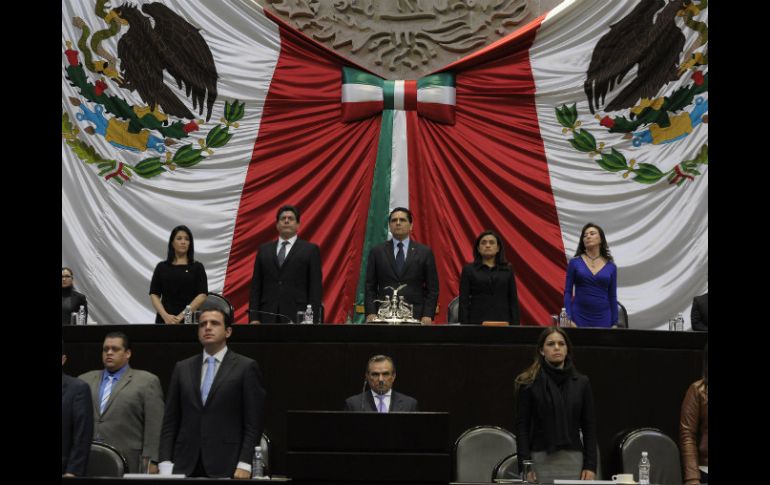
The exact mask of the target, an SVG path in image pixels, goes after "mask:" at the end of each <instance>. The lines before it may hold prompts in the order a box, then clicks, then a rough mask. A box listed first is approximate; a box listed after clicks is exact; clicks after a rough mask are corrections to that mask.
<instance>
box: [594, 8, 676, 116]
mask: <svg viewBox="0 0 770 485" xmlns="http://www.w3.org/2000/svg"><path fill="white" fill-rule="evenodd" d="M664 5H665V2H664V1H663V0H642V2H640V3H639V4H638V5H637V6H636V8H634V9H633V10H632V11H631V13H629V14H628V15H626V16H625V17H623V18H622V19H621V20H620V21H619V22H617V23H615V24H613V25H611V26H610V31H609V32H608V33H606V34H605V35H604V36H603V37H602V38H601V39H599V42H597V43H596V47H595V48H594V52H593V55H592V56H591V63H590V64H589V66H588V71H587V72H586V80H585V82H584V83H583V89H584V91H585V93H586V97H587V98H588V107H589V109H590V110H591V113H593V112H594V108H599V107H600V106H601V105H602V104H603V103H604V99H605V97H606V96H607V93H608V92H609V91H611V90H612V89H613V88H614V87H615V84H620V83H621V82H622V81H623V78H624V77H625V75H626V74H628V72H629V71H630V70H631V69H632V68H633V67H634V66H635V65H636V64H637V63H638V62H639V59H640V57H641V56H642V55H644V53H643V52H640V44H643V43H644V42H645V41H646V40H647V38H648V32H649V31H650V30H651V29H652V28H653V23H652V19H653V16H654V15H655V12H657V11H658V10H660V9H661V8H662V7H663V6H664Z"/></svg>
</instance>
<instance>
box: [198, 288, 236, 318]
mask: <svg viewBox="0 0 770 485" xmlns="http://www.w3.org/2000/svg"><path fill="white" fill-rule="evenodd" d="M203 304H204V305H206V306H214V307H216V308H219V309H220V310H222V311H223V312H224V313H225V314H226V315H229V316H230V321H232V320H233V318H234V317H235V308H233V305H232V303H230V301H229V300H228V299H227V298H225V297H224V296H222V295H220V294H219V293H212V292H209V293H208V294H207V295H206V301H205V302H203ZM201 306H202V305H201Z"/></svg>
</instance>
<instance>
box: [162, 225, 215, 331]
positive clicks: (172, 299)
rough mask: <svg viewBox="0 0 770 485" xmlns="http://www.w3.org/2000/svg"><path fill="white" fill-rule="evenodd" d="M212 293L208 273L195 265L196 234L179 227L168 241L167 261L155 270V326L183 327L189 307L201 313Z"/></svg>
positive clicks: (200, 266)
mask: <svg viewBox="0 0 770 485" xmlns="http://www.w3.org/2000/svg"><path fill="white" fill-rule="evenodd" d="M208 291H209V290H208V279H207V277H206V270H205V269H204V268H203V265H202V264H201V263H200V261H195V246H194V243H193V235H192V232H191V231H190V229H189V228H188V227H187V226H176V227H175V228H174V229H173V230H172V231H171V236H170V237H169V239H168V253H167V256H166V260H165V261H161V262H160V263H158V265H157V266H155V271H154V272H153V274H152V281H151V282H150V300H151V301H152V306H153V307H154V308H155V311H156V312H157V314H156V316H155V323H169V324H175V323H182V322H183V321H184V309H185V307H186V306H187V305H190V308H191V309H192V311H193V312H194V311H195V310H197V309H198V307H199V306H201V305H202V304H203V302H204V301H205V300H206V293H208Z"/></svg>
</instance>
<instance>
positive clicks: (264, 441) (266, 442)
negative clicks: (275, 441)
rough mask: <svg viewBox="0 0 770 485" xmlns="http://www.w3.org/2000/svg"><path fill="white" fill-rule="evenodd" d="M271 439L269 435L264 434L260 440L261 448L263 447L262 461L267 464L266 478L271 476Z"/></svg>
mask: <svg viewBox="0 0 770 485" xmlns="http://www.w3.org/2000/svg"><path fill="white" fill-rule="evenodd" d="M270 443H271V442H270V437H269V436H267V433H265V432H263V433H262V438H260V440H259V446H261V447H262V460H264V462H265V476H270Z"/></svg>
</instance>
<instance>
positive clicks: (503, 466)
mask: <svg viewBox="0 0 770 485" xmlns="http://www.w3.org/2000/svg"><path fill="white" fill-rule="evenodd" d="M520 478H521V474H520V473H519V457H518V455H517V454H516V453H513V454H510V455H508V456H506V457H505V458H503V459H502V460H500V463H498V464H497V465H495V469H494V470H493V471H492V481H493V482H494V481H495V479H503V480H511V479H520Z"/></svg>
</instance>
